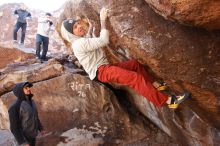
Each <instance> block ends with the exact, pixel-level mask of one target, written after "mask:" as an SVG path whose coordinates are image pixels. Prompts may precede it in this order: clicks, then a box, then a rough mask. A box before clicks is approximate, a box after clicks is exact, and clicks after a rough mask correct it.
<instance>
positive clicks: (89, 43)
mask: <svg viewBox="0 0 220 146" xmlns="http://www.w3.org/2000/svg"><path fill="white" fill-rule="evenodd" d="M108 43H109V32H108V30H106V29H102V30H101V32H100V36H99V37H97V38H80V39H77V40H76V41H73V42H72V49H73V52H74V54H75V56H76V58H77V59H78V61H79V63H80V64H81V65H82V66H83V68H84V69H85V71H86V72H87V73H88V74H89V78H90V79H91V80H93V79H94V78H95V76H96V71H97V69H98V67H99V66H101V65H103V64H108V63H109V62H108V60H107V58H106V56H105V54H104V52H103V50H102V49H101V48H102V47H104V46H106V45H107V44H108Z"/></svg>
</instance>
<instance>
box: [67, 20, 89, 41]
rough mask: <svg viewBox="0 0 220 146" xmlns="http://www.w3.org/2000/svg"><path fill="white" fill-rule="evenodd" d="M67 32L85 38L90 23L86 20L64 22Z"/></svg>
mask: <svg viewBox="0 0 220 146" xmlns="http://www.w3.org/2000/svg"><path fill="white" fill-rule="evenodd" d="M64 27H65V28H66V30H67V31H68V32H70V33H72V34H74V35H76V36H79V37H83V36H85V35H86V34H87V32H88V29H89V23H88V21H86V19H85V18H82V17H78V18H77V19H69V20H65V21H64Z"/></svg>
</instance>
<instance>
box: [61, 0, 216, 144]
mask: <svg viewBox="0 0 220 146" xmlns="http://www.w3.org/2000/svg"><path fill="white" fill-rule="evenodd" d="M103 6H105V7H107V8H109V9H110V17H109V21H108V25H109V26H108V29H109V30H110V45H109V46H108V47H107V48H105V51H106V52H108V54H107V55H108V59H109V60H110V61H111V62H117V61H118V60H125V59H130V58H135V59H138V60H139V62H141V63H142V64H144V65H147V66H148V67H150V68H151V70H152V71H153V73H154V74H155V75H156V76H158V77H160V78H163V79H165V80H166V81H167V82H168V83H169V85H170V86H171V87H172V88H174V89H175V90H177V91H179V92H180V91H181V92H182V91H183V90H188V91H190V92H191V93H192V98H191V100H190V101H188V102H187V103H186V104H185V105H183V107H182V108H180V109H179V110H177V111H175V112H173V111H169V110H168V109H167V108H166V107H164V108H162V109H157V108H156V107H154V106H153V105H152V104H150V103H149V102H147V101H146V100H144V99H143V98H142V97H141V96H138V97H137V96H135V95H134V94H130V95H133V96H131V98H129V99H130V100H131V102H132V103H133V104H134V105H136V107H137V108H138V109H139V110H140V111H141V112H142V113H143V114H144V115H145V116H147V117H148V118H149V119H151V120H152V121H153V122H154V123H155V124H156V125H157V126H158V127H160V128H161V129H163V130H164V131H165V132H166V133H167V134H169V135H170V136H172V137H173V138H175V139H178V141H180V142H181V143H182V144H183V145H213V144H214V145H217V144H218V143H219V140H218V139H219V133H220V131H219V130H220V127H219V126H218V125H220V117H219V106H220V105H219V94H220V88H219V78H220V69H219V68H218V67H216V66H218V65H219V64H220V60H219V55H218V54H219V53H220V49H219V48H220V47H219V46H220V33H219V32H218V31H212V32H210V31H206V30H203V29H196V28H191V27H186V26H181V25H179V24H177V23H174V22H169V21H166V20H164V19H163V18H162V17H160V16H158V15H157V14H155V12H153V11H152V9H151V8H150V7H149V6H148V5H147V4H146V3H145V2H143V1H141V0H136V1H132V0H117V1H116V0H113V1H108V0H104V1H103V0H96V1H94V0H87V1H84V0H79V1H74V0H72V1H69V2H67V4H66V6H65V8H64V12H63V13H62V15H61V16H60V20H59V24H58V26H59V27H60V25H61V22H62V21H63V20H64V19H66V18H71V17H74V16H76V15H85V16H87V17H88V18H89V19H91V20H92V22H93V23H95V26H96V27H97V28H99V25H98V24H99V11H100V9H101V7H103ZM58 30H60V29H59V28H58ZM97 30H99V29H97ZM68 46H70V45H68ZM176 82H177V83H178V84H177V83H176ZM176 84H177V85H176ZM204 113H208V114H209V115H212V116H207V117H206V116H204ZM189 123H190V124H189ZM197 123H198V124H197ZM201 129H203V130H202V131H200V130H201ZM177 133H178V134H177ZM204 137H205V138H204Z"/></svg>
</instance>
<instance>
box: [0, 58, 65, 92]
mask: <svg viewBox="0 0 220 146" xmlns="http://www.w3.org/2000/svg"><path fill="white" fill-rule="evenodd" d="M28 63H29V64H28ZM62 73H63V66H62V65H61V64H60V63H59V62H57V61H56V60H50V61H48V62H47V63H44V64H41V63H38V62H36V60H35V59H33V60H29V61H28V62H24V63H20V64H19V63H18V64H14V65H11V66H9V67H8V68H5V69H4V70H2V73H1V74H2V75H1V76H0V83H1V84H0V95H2V94H3V93H5V92H7V91H10V90H11V89H12V87H13V86H14V85H15V84H16V83H19V82H24V81H30V82H39V81H42V80H47V79H50V78H53V77H56V76H59V75H61V74H62Z"/></svg>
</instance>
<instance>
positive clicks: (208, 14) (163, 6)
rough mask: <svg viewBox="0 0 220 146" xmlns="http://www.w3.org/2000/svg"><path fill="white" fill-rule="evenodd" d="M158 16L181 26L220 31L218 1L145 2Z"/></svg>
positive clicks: (154, 0) (158, 0)
mask: <svg viewBox="0 0 220 146" xmlns="http://www.w3.org/2000/svg"><path fill="white" fill-rule="evenodd" d="M145 1H146V2H147V3H148V4H149V5H150V6H151V7H152V8H153V9H154V10H155V12H157V13H158V14H160V15H161V16H163V17H164V18H166V19H169V20H172V21H177V22H179V23H181V24H186V25H192V26H199V27H203V28H207V29H220V1H215V0H214V1H210V0H181V1H173V0H145Z"/></svg>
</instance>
